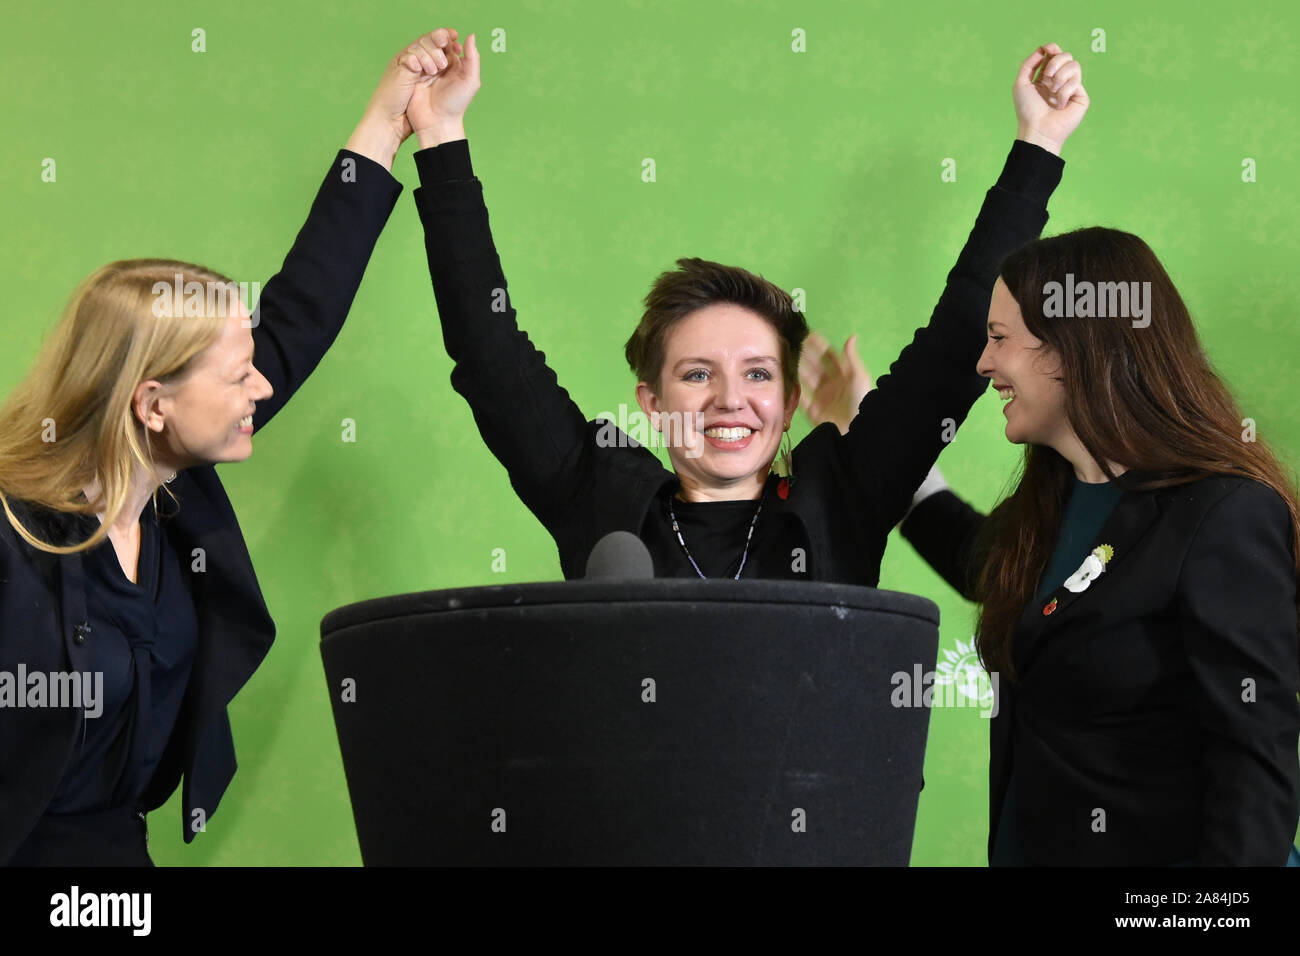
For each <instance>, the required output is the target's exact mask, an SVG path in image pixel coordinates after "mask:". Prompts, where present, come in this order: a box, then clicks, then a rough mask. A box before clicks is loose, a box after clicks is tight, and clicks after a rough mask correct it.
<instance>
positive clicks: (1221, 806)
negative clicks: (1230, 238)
mask: <svg viewBox="0 0 1300 956" xmlns="http://www.w3.org/2000/svg"><path fill="white" fill-rule="evenodd" d="M824 351H825V347H824V344H823V343H822V342H819V343H818V350H817V354H816V355H815V356H813V357H811V358H810V361H809V362H806V363H805V371H806V372H808V373H809V374H808V377H807V383H808V385H809V390H810V391H813V392H816V391H818V390H820V391H821V392H822V394H823V405H822V406H821V407H820V408H819V409H818V410H817V411H818V414H819V415H821V416H826V415H827V414H828V410H829V409H831V408H833V407H834V406H835V405H836V402H835V397H836V395H837V394H838V395H840V396H846V395H852V394H853V393H854V386H852V385H849V386H848V387H847V389H846V388H845V383H846V382H849V381H850V380H851V379H853V378H854V376H855V374H858V377H859V378H860V377H861V375H862V374H865V370H863V371H862V373H855V367H854V366H853V365H852V360H851V356H849V355H846V356H845V357H844V358H840V357H838V356H837V357H835V358H836V360H835V361H829V360H825V361H823V359H828V358H829V357H828V356H825V355H824ZM846 351H847V352H851V351H852V350H851V349H847V350H846ZM856 368H858V369H860V368H861V366H860V364H859V365H858V366H857V367H856ZM978 369H979V372H980V374H981V375H984V376H986V377H988V378H990V379H992V381H993V385H994V387H995V388H996V389H997V391H998V392H999V394H1000V395H1001V397H1002V399H1003V401H1004V402H1005V404H1004V406H1003V412H1004V414H1005V416H1006V436H1007V438H1008V439H1009V440H1010V441H1012V442H1015V443H1017V444H1023V445H1024V446H1025V459H1024V469H1023V472H1022V474H1021V476H1020V478H1019V481H1018V482H1017V483H1016V485H1015V488H1014V490H1013V491H1012V492H1011V494H1010V495H1009V496H1007V497H1006V498H1005V499H1004V500H1003V501H1001V502H1000V503H999V504H998V505H997V506H996V507H995V508H994V509H993V511H992V512H991V513H990V514H989V515H988V516H987V517H985V516H984V515H982V514H980V513H979V512H977V511H976V510H975V509H974V508H972V507H970V506H969V505H968V504H966V503H965V502H964V501H962V500H961V499H960V498H958V497H957V496H956V495H955V494H953V493H952V492H951V491H950V490H947V489H946V486H944V485H943V483H942V480H941V477H940V476H937V475H935V474H933V473H932V475H931V477H930V479H928V480H927V482H926V483H925V484H924V485H923V486H922V489H921V490H920V491H919V492H918V493H917V495H916V498H915V503H914V507H913V508H912V510H911V512H910V513H909V515H908V516H907V519H906V520H905V521H904V522H903V525H902V532H903V534H904V536H905V537H907V538H908V540H909V541H911V542H912V544H913V545H914V546H915V547H916V548H917V550H918V551H919V552H920V553H921V555H922V556H923V557H924V558H925V559H926V560H927V561H928V562H929V563H930V564H931V566H933V567H934V568H935V569H936V570H937V571H938V572H939V573H940V574H941V575H942V576H943V577H944V578H945V580H947V581H948V582H949V583H950V584H952V586H953V587H954V588H956V589H957V590H958V591H960V592H961V593H962V594H963V595H964V596H965V597H967V598H968V599H970V600H973V601H978V602H979V603H980V605H981V607H980V616H979V624H978V629H977V633H976V644H977V648H978V650H979V653H980V657H981V659H982V661H983V663H984V665H985V667H987V668H988V669H989V670H990V671H991V672H997V673H998V675H999V678H1000V679H999V682H998V686H999V689H1000V691H1001V694H1000V700H999V706H998V711H997V716H996V717H995V718H994V720H993V728H992V733H991V760H990V769H989V789H990V794H989V795H990V819H989V858H990V862H991V863H993V864H1122V865H1163V864H1202V865H1204V864H1210V865H1215V864H1270V865H1281V864H1284V863H1286V862H1287V860H1288V856H1289V855H1290V854H1292V853H1293V850H1292V840H1293V838H1294V836H1295V832H1296V825H1297V821H1298V820H1300V758H1298V756H1297V745H1298V742H1300V703H1298V702H1297V689H1300V629H1298V625H1297V604H1296V602H1297V586H1296V585H1297V579H1298V578H1300V565H1297V553H1300V542H1298V540H1297V527H1298V526H1300V525H1298V523H1297V517H1296V494H1295V490H1294V486H1293V484H1292V481H1291V479H1290V478H1289V477H1288V476H1287V475H1286V474H1285V473H1284V471H1283V469H1282V467H1281V466H1280V465H1279V463H1278V461H1277V458H1276V457H1275V456H1274V454H1273V453H1272V451H1270V449H1269V448H1268V446H1267V445H1266V443H1265V442H1263V441H1262V440H1259V439H1258V437H1257V436H1256V435H1255V434H1254V430H1253V428H1252V426H1251V423H1250V421H1249V420H1248V419H1246V417H1245V416H1244V415H1243V414H1242V412H1241V409H1240V408H1238V406H1237V404H1236V402H1235V401H1234V400H1233V398H1232V396H1231V394H1230V393H1229V391H1228V389H1227V387H1226V386H1225V385H1224V383H1223V382H1222V381H1221V380H1220V378H1219V377H1218V375H1217V374H1216V373H1215V372H1214V370H1213V368H1212V367H1211V365H1210V363H1209V360H1208V359H1207V357H1206V355H1205V352H1204V351H1203V349H1202V348H1201V344H1200V341H1199V339H1198V337H1197V334H1196V330H1195V328H1194V326H1193V324H1192V321H1191V317H1190V315H1189V314H1188V310H1187V307H1186V305H1185V304H1184V302H1183V300H1182V297H1181V296H1180V295H1179V294H1178V290H1177V289H1176V288H1175V287H1174V284H1173V282H1172V281H1171V280H1170V278H1169V276H1168V274H1167V273H1166V272H1165V269H1164V268H1163V266H1162V265H1161V264H1160V262H1159V260H1158V259H1157V258H1156V256H1155V254H1154V253H1153V252H1152V251H1151V249H1150V248H1149V247H1148V246H1147V245H1146V243H1144V242H1143V241H1142V240H1141V239H1139V238H1138V237H1137V236H1134V235H1131V234H1129V233H1125V232H1119V231H1116V230H1113V229H1102V228H1091V229H1081V230H1078V231H1075V232H1071V233H1067V234H1065V235H1061V236H1055V237H1052V238H1049V239H1043V240H1040V241H1037V242H1032V243H1030V244H1028V245H1027V246H1025V247H1024V248H1022V249H1020V250H1018V251H1016V252H1015V253H1013V254H1012V255H1010V256H1008V257H1007V258H1006V260H1005V261H1004V262H1003V263H1002V266H1001V269H1000V278H999V281H998V282H997V283H996V285H995V287H994V292H993V299H992V304H991V306H990V309H989V317H988V343H987V346H986V348H985V350H984V353H983V355H982V356H981V357H980V360H979V365H978ZM843 404H844V402H843V401H840V402H839V407H840V408H842V407H843Z"/></svg>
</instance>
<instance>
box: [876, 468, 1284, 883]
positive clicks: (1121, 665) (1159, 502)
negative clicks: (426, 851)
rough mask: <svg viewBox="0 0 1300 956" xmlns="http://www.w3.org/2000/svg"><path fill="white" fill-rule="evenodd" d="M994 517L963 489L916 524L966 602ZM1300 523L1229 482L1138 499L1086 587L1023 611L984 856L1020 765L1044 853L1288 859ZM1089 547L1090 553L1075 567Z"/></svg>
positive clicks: (1117, 521)
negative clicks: (981, 530)
mask: <svg viewBox="0 0 1300 956" xmlns="http://www.w3.org/2000/svg"><path fill="white" fill-rule="evenodd" d="M983 517H984V516H983V515H981V514H980V513H979V512H977V511H975V510H974V509H973V508H971V507H970V506H969V505H967V504H966V503H965V502H963V501H961V499H960V498H958V497H957V496H956V495H954V494H953V493H952V492H950V491H944V492H939V493H938V494H936V495H933V496H931V497H930V498H927V499H925V500H924V501H923V502H921V504H919V505H918V506H917V507H916V509H914V510H913V512H912V513H911V514H910V515H909V516H908V518H907V520H906V521H905V522H904V523H903V526H902V529H901V530H902V533H903V535H904V537H906V538H907V539H908V540H909V541H911V542H912V544H913V545H915V546H916V548H917V550H918V551H919V552H920V553H921V555H922V556H923V557H924V558H925V559H926V560H927V561H929V563H930V564H931V565H932V566H933V567H934V568H935V569H936V570H937V571H938V572H939V573H940V574H941V575H942V576H943V577H944V578H945V579H946V580H947V581H948V582H949V583H950V584H952V585H953V586H954V587H955V588H957V589H958V590H959V591H961V592H962V594H963V595H964V596H966V597H967V598H968V599H971V600H975V599H976V595H975V593H974V589H973V587H972V583H971V582H972V577H973V575H972V569H974V568H977V567H979V566H980V561H981V559H980V558H979V556H978V554H977V551H976V542H977V540H978V538H977V534H976V532H977V530H978V526H979V524H980V523H981V522H982V521H983ZM1291 534H1292V532H1291V520H1290V514H1289V512H1288V511H1287V508H1286V504H1285V502H1284V501H1283V500H1282V499H1281V497H1280V496H1278V495H1277V493H1276V492H1274V491H1273V490H1272V489H1270V488H1268V487H1267V486H1265V485H1262V484H1260V483H1258V482H1255V481H1251V480H1249V479H1245V478H1231V477H1215V478H1206V479H1202V480H1200V481H1196V482H1192V483H1189V484H1185V485H1181V486H1177V487H1172V488H1164V489H1160V490H1156V491H1131V490H1129V491H1125V493H1124V494H1123V496H1122V497H1121V498H1120V500H1119V502H1118V504H1117V505H1116V507H1115V510H1114V512H1113V513H1112V514H1111V516H1110V518H1109V519H1108V520H1107V522H1106V524H1105V525H1104V526H1103V528H1102V529H1101V531H1100V533H1099V534H1098V535H1097V538H1096V540H1095V541H1093V542H1092V547H1096V546H1099V545H1101V544H1108V545H1110V546H1111V547H1112V548H1113V549H1114V556H1113V557H1112V558H1111V560H1110V561H1109V562H1108V564H1107V565H1106V568H1105V570H1104V571H1103V572H1102V573H1101V574H1100V576H1098V577H1096V578H1095V579H1093V580H1092V581H1091V582H1090V583H1089V584H1088V586H1087V588H1086V589H1085V590H1083V591H1081V592H1078V593H1072V592H1071V591H1069V590H1067V589H1066V588H1065V587H1064V586H1061V587H1058V588H1057V589H1056V591H1054V592H1053V593H1052V594H1050V595H1048V596H1047V597H1046V598H1044V600H1043V601H1041V602H1036V603H1034V604H1033V605H1031V606H1029V607H1026V608H1025V609H1024V613H1023V614H1022V615H1021V618H1020V621H1019V624H1018V626H1017V629H1016V632H1015V637H1014V642H1013V645H1012V659H1013V661H1014V663H1015V667H1016V671H1017V676H1018V683H1016V684H1015V685H1014V686H1012V685H1011V683H1010V682H1009V681H1006V680H999V682H998V683H999V688H998V689H999V698H998V713H997V715H996V716H995V717H994V718H993V720H992V721H991V725H992V726H991V729H990V760H989V844H988V847H989V854H990V858H991V857H992V852H993V846H994V843H995V841H996V839H997V835H998V832H997V828H998V821H999V819H1000V816H1001V812H1002V804H1003V800H1004V798H1005V796H1006V789H1007V782H1008V780H1009V778H1010V775H1011V771H1012V768H1013V767H1014V770H1015V781H1016V801H1015V804H1016V814H1015V817H1014V819H1012V820H1011V822H1010V825H1013V826H1015V827H1016V828H1017V833H1016V834H1015V836H1016V842H1017V845H1018V846H1019V848H1020V850H1021V853H1022V855H1023V856H1024V857H1025V858H1026V860H1027V862H1029V863H1032V864H1036V865H1052V864H1069V865H1092V864H1097V865H1143V864H1149V865H1165V864H1175V863H1192V864H1197V865H1225V864H1267V865H1276V866H1281V865H1284V864H1285V863H1286V861H1287V857H1288V854H1289V852H1290V849H1291V843H1292V839H1293V838H1294V836H1295V832H1296V824H1297V822H1298V821H1300V757H1298V756H1297V745H1298V743H1300V703H1298V702H1297V699H1296V693H1297V688H1298V687H1300V639H1298V638H1297V632H1296V577H1295V564H1294V557H1293V552H1292V543H1291ZM1085 557H1086V553H1085V554H1080V555H1079V561H1080V563H1082V562H1083V559H1084V558H1085Z"/></svg>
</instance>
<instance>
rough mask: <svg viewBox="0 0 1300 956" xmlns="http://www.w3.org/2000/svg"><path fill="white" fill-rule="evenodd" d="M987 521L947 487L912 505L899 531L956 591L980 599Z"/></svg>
mask: <svg viewBox="0 0 1300 956" xmlns="http://www.w3.org/2000/svg"><path fill="white" fill-rule="evenodd" d="M984 520H985V516H984V515H983V514H982V513H980V512H979V511H976V510H975V509H974V508H972V507H971V506H970V505H968V504H967V503H966V502H964V501H962V500H961V499H960V498H958V497H957V496H956V495H955V494H953V493H952V492H951V491H949V490H947V489H944V490H943V491H936V492H935V493H934V494H932V495H930V496H929V497H927V498H926V499H925V500H923V501H922V502H921V503H920V504H918V505H917V506H916V507H915V508H913V509H912V510H911V512H910V513H909V514H908V516H907V518H906V519H904V521H903V524H902V525H901V526H900V527H899V531H900V532H901V533H902V535H903V537H904V538H906V539H907V540H908V541H909V542H911V545H912V547H914V548H915V549H916V552H917V554H919V555H920V556H921V557H922V558H924V559H925V562H926V563H927V564H928V565H930V567H932V568H934V570H935V571H936V572H937V573H938V575H939V576H940V577H941V578H943V579H944V580H945V581H947V582H948V584H949V585H951V586H952V588H953V590H955V591H956V592H957V593H958V594H960V595H961V596H962V597H964V598H965V599H966V600H968V601H976V602H978V601H979V599H980V598H979V593H978V585H979V578H980V573H981V572H982V571H983V570H984V562H985V557H986V556H985V554H984V553H983V552H982V551H980V550H979V548H980V546H981V542H980V531H981V529H982V527H983V525H984Z"/></svg>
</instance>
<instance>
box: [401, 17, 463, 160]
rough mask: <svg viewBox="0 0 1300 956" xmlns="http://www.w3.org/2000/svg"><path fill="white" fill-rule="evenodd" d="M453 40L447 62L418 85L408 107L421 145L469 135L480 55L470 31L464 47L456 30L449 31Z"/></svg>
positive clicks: (410, 120) (409, 117)
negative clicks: (468, 121)
mask: <svg viewBox="0 0 1300 956" xmlns="http://www.w3.org/2000/svg"><path fill="white" fill-rule="evenodd" d="M447 32H448V33H449V34H450V35H451V42H450V43H449V44H448V45H447V46H446V47H445V50H447V51H449V52H450V54H451V55H449V56H447V61H448V62H447V65H446V66H445V67H443V68H442V69H440V70H438V71H437V73H436V74H435V75H433V76H425V77H423V78H421V79H420V81H419V83H418V84H417V85H416V88H415V92H414V94H412V96H411V102H410V103H409V104H408V105H407V107H406V119H407V121H408V122H409V123H410V124H411V129H412V130H413V131H414V133H415V137H416V140H417V142H419V144H420V147H419V148H420V149H428V148H429V147H430V146H440V145H442V144H443V143H449V142H451V141H453V140H457V139H464V138H465V110H467V109H468V108H469V104H470V101H472V100H473V99H474V94H475V93H477V92H478V89H479V85H480V84H479V55H478V46H477V45H476V44H475V42H474V34H472V33H471V34H470V35H469V37H468V38H467V39H466V41H465V45H464V46H463V47H462V46H461V44H460V41H459V40H458V39H457V38H456V31H455V30H448V31H447Z"/></svg>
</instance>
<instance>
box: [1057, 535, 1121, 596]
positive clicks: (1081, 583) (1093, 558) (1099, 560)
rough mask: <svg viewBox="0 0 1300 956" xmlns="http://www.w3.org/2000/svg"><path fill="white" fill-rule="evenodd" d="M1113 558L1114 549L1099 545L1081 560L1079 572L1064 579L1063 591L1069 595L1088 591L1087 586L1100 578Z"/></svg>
mask: <svg viewBox="0 0 1300 956" xmlns="http://www.w3.org/2000/svg"><path fill="white" fill-rule="evenodd" d="M1113 557H1115V549H1114V548H1112V547H1111V546H1110V545H1108V544H1099V545H1097V547H1095V548H1093V549H1092V553H1091V554H1089V555H1088V556H1087V557H1086V558H1084V559H1083V564H1081V565H1079V570H1078V571H1075V572H1074V573H1073V574H1071V575H1070V576H1069V577H1068V578H1066V579H1065V589H1066V590H1067V591H1069V592H1070V593H1071V594H1078V593H1079V592H1080V591H1086V590H1088V585H1090V584H1092V582H1093V581H1094V580H1096V579H1097V578H1099V577H1100V576H1101V573H1102V572H1103V571H1105V570H1106V565H1107V564H1109V563H1110V559H1111V558H1113Z"/></svg>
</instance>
